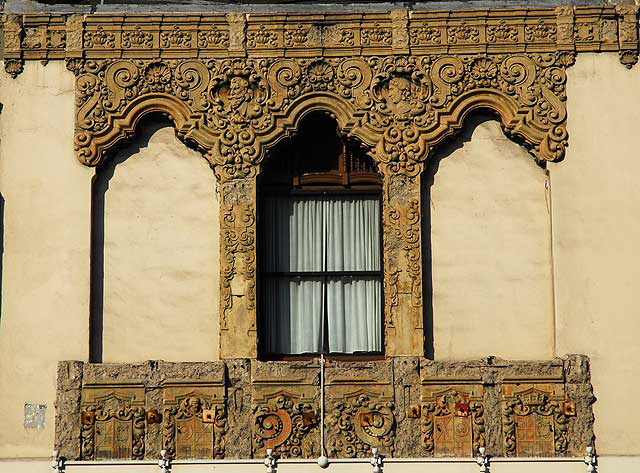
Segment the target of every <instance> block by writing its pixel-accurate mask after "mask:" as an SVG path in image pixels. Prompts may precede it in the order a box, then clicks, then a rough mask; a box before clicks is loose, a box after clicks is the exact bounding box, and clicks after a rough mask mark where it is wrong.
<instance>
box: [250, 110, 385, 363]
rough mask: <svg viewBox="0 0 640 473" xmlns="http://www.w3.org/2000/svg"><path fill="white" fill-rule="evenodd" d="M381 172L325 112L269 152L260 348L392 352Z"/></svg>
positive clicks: (262, 200) (271, 351)
mask: <svg viewBox="0 0 640 473" xmlns="http://www.w3.org/2000/svg"><path fill="white" fill-rule="evenodd" d="M381 187H382V182H381V176H380V174H379V173H378V172H377V169H376V165H375V163H374V162H373V160H372V159H371V158H370V157H369V156H368V155H367V154H366V152H365V150H364V149H363V148H362V147H361V146H360V145H359V144H358V143H357V142H355V141H352V140H350V139H348V138H347V137H345V136H342V135H341V134H340V133H339V132H338V127H337V124H336V122H335V120H333V119H332V118H330V117H329V116H328V115H326V114H324V113H322V112H313V113H311V114H309V115H307V116H306V117H304V118H303V119H302V120H301V122H300V125H299V128H298V133H297V134H296V135H295V136H294V137H293V138H291V139H288V140H285V141H284V142H282V143H280V144H279V145H278V146H276V147H275V148H274V149H273V150H272V151H271V152H270V153H269V155H268V156H267V158H266V160H265V163H264V167H263V172H262V174H261V176H260V180H259V199H258V211H259V227H258V231H259V235H260V237H259V239H258V241H259V269H260V270H259V273H260V274H259V284H260V305H259V307H260V311H259V321H260V324H259V325H260V336H259V341H260V343H259V347H260V352H261V354H262V355H263V356H265V357H274V356H282V355H303V354H319V353H325V354H359V353H366V354H379V353H381V352H382V350H383V348H382V347H383V340H382V338H383V324H382V307H383V305H382V279H383V278H382V250H381V248H382V226H381V217H380V212H381V200H380V199H381Z"/></svg>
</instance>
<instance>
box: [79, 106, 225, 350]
mask: <svg viewBox="0 0 640 473" xmlns="http://www.w3.org/2000/svg"><path fill="white" fill-rule="evenodd" d="M215 187H216V180H215V177H214V175H213V173H212V172H211V170H210V168H209V165H208V163H207V162H206V160H205V159H203V158H202V156H201V155H200V153H198V152H196V151H193V150H191V149H189V148H187V147H186V146H185V145H184V144H183V143H182V142H181V141H180V140H178V139H177V138H176V136H175V130H174V128H173V124H172V123H171V122H169V121H168V120H166V119H163V118H162V117H161V116H158V115H150V116H148V117H146V118H145V119H144V120H143V121H141V122H140V123H139V124H138V125H137V128H136V135H135V138H134V139H133V140H132V141H131V142H130V143H129V144H128V145H126V146H124V147H122V148H120V149H119V150H118V151H116V152H115V153H114V154H113V155H112V156H111V158H110V159H109V160H108V161H106V162H105V163H103V164H102V165H100V166H98V168H97V169H96V175H95V177H94V180H93V195H92V199H93V202H92V253H91V267H92V268H91V315H90V324H91V327H90V359H91V361H94V362H137V361H143V360H148V359H164V360H175V361H198V360H212V359H216V358H217V357H218V354H217V347H218V343H216V339H215V337H217V334H218V322H217V311H218V309H217V307H218V304H217V300H218V297H217V293H218V278H219V276H218V273H219V270H218V258H219V256H218V254H219V253H218V252H219V249H218V248H219V246H218V202H217V194H216V192H215ZM167 334H170V335H167Z"/></svg>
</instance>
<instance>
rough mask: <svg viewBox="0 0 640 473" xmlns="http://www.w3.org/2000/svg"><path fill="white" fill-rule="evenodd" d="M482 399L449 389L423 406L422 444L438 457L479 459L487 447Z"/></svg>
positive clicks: (428, 451) (428, 452)
mask: <svg viewBox="0 0 640 473" xmlns="http://www.w3.org/2000/svg"><path fill="white" fill-rule="evenodd" d="M481 400H482V398H481V397H478V396H475V397H474V396H473V393H472V392H465V391H462V390H459V389H445V390H443V391H440V392H438V393H434V394H433V398H432V400H430V401H429V402H426V403H424V404H422V406H421V421H420V431H421V435H420V443H421V444H422V447H423V448H424V450H425V452H426V453H427V454H429V455H435V456H459V457H464V456H468V455H477V454H478V453H479V450H478V449H479V448H480V447H484V446H485V427H484V407H483V405H482V402H481Z"/></svg>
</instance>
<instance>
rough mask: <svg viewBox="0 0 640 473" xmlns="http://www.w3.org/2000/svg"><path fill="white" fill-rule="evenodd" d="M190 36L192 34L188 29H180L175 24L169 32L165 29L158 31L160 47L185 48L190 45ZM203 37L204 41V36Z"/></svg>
mask: <svg viewBox="0 0 640 473" xmlns="http://www.w3.org/2000/svg"><path fill="white" fill-rule="evenodd" d="M192 37H193V35H192V33H191V32H190V31H182V30H181V29H180V27H179V26H178V25H176V26H174V27H173V30H172V31H171V32H166V31H165V32H162V33H160V47H161V48H183V49H187V48H190V47H191V39H192ZM204 39H205V43H206V36H205V37H204ZM205 47H206V46H205Z"/></svg>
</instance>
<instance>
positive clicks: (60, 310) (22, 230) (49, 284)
mask: <svg viewBox="0 0 640 473" xmlns="http://www.w3.org/2000/svg"><path fill="white" fill-rule="evenodd" d="M73 84H74V82H73V75H72V74H71V73H70V72H68V71H67V70H66V69H65V66H64V63H63V62H54V63H51V64H49V65H48V66H47V67H46V68H45V67H43V66H42V65H41V64H40V63H38V62H32V63H29V64H27V65H26V66H25V72H24V74H23V75H21V76H20V77H19V78H18V79H16V80H13V79H11V77H9V75H7V74H6V73H5V72H4V70H3V71H2V72H0V103H1V104H2V109H1V113H0V193H1V195H2V198H3V199H4V212H3V214H0V218H2V222H0V228H1V229H2V230H1V231H2V232H3V234H4V238H3V240H4V243H3V245H4V252H3V255H2V258H3V264H2V266H1V267H2V274H1V275H0V276H1V278H2V284H1V285H0V288H1V291H2V298H1V300H2V306H1V307H0V393H1V394H0V398H1V399H2V401H1V402H0V419H2V422H1V423H0V424H1V426H0V457H40V456H47V455H49V454H50V453H51V442H52V439H53V431H54V417H55V410H54V408H53V402H54V399H55V386H56V381H55V379H56V365H57V362H58V360H63V359H70V358H71V359H86V357H87V352H88V335H89V334H88V328H89V326H88V316H87V314H88V310H89V280H88V277H87V276H88V268H89V231H88V230H89V227H88V222H89V219H90V210H91V175H92V173H93V170H91V169H87V168H86V167H84V166H82V165H81V164H79V163H78V162H76V161H74V160H73V159H69V157H70V156H72V154H73V123H74V108H73V107H74V105H73V102H74V85H73ZM27 403H29V404H46V406H47V410H46V417H45V422H44V428H25V427H24V418H23V417H24V405H25V404H27ZM1 469H2V467H1V466H0V470H1Z"/></svg>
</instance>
